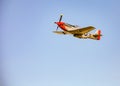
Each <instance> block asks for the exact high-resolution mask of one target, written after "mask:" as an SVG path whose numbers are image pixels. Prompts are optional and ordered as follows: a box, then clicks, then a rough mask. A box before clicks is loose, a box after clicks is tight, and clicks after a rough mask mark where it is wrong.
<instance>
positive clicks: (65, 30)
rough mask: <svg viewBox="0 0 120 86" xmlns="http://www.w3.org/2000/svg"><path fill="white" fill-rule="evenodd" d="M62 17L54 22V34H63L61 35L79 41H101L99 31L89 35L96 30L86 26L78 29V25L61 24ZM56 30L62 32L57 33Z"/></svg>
mask: <svg viewBox="0 0 120 86" xmlns="http://www.w3.org/2000/svg"><path fill="white" fill-rule="evenodd" d="M62 17H63V15H62V14H61V15H60V19H59V21H58V22H54V23H55V24H57V29H56V31H53V32H54V33H56V34H63V35H67V34H70V35H73V36H74V37H76V38H80V39H88V38H89V39H94V40H100V39H101V36H102V34H101V30H97V31H96V32H95V33H94V34H92V33H89V32H90V31H92V30H94V29H96V28H95V27H93V26H87V27H82V28H81V27H79V26H78V25H71V24H68V23H65V22H62V21H61V20H62ZM58 28H61V29H62V31H58Z"/></svg>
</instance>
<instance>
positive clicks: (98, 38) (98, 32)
mask: <svg viewBox="0 0 120 86" xmlns="http://www.w3.org/2000/svg"><path fill="white" fill-rule="evenodd" d="M97 34H98V37H97V40H100V38H101V37H100V36H101V30H98V31H97Z"/></svg>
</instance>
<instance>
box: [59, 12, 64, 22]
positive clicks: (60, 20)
mask: <svg viewBox="0 0 120 86" xmlns="http://www.w3.org/2000/svg"><path fill="white" fill-rule="evenodd" d="M62 16H63V15H62V14H61V15H60V19H59V22H61V20H62Z"/></svg>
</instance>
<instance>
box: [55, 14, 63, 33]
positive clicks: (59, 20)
mask: <svg viewBox="0 0 120 86" xmlns="http://www.w3.org/2000/svg"><path fill="white" fill-rule="evenodd" d="M62 16H63V15H62V14H61V15H60V19H59V22H61V20H62ZM57 30H58V26H57V29H56V31H57Z"/></svg>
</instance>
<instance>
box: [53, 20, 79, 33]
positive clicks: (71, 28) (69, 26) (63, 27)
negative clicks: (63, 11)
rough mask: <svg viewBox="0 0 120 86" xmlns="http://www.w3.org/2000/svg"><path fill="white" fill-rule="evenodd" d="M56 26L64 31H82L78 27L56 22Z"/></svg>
mask: <svg viewBox="0 0 120 86" xmlns="http://www.w3.org/2000/svg"><path fill="white" fill-rule="evenodd" d="M55 24H57V25H58V26H59V27H60V28H61V29H62V30H64V31H71V30H76V29H80V27H79V26H77V25H71V24H68V23H64V22H55Z"/></svg>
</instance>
